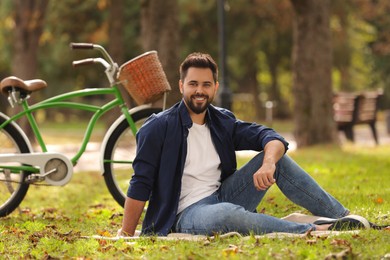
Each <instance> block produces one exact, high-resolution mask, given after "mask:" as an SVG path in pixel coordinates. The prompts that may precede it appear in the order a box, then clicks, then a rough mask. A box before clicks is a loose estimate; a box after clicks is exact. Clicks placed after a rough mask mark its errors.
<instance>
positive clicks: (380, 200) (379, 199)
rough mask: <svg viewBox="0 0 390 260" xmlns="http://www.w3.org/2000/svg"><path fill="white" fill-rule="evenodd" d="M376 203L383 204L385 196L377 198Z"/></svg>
mask: <svg viewBox="0 0 390 260" xmlns="http://www.w3.org/2000/svg"><path fill="white" fill-rule="evenodd" d="M375 203H377V204H382V203H383V198H381V197H378V198H376V199H375Z"/></svg>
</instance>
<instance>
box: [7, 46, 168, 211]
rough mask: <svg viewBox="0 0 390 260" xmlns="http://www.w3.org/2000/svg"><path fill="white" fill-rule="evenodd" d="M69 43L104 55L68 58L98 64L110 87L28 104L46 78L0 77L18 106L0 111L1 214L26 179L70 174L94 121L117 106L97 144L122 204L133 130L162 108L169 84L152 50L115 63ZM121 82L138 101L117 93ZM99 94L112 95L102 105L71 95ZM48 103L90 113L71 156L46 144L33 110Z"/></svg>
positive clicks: (56, 180) (18, 198)
mask: <svg viewBox="0 0 390 260" xmlns="http://www.w3.org/2000/svg"><path fill="white" fill-rule="evenodd" d="M70 46H71V49H80V50H85V49H93V50H97V51H98V52H100V54H102V56H103V57H97V58H88V59H82V60H77V61H73V66H74V67H77V66H81V65H90V64H101V65H103V67H104V68H105V74H106V76H107V78H108V81H109V83H110V87H104V88H86V89H81V90H75V91H70V92H66V93H63V94H60V95H57V96H54V97H51V98H48V99H45V100H43V101H40V102H38V103H35V104H31V105H30V104H29V103H28V102H27V100H28V98H29V97H30V96H31V95H32V94H33V93H34V92H37V91H40V90H43V89H45V88H46V87H47V84H46V82H45V81H43V80H41V79H35V80H22V79H19V78H17V77H14V76H10V77H7V78H4V79H3V80H2V81H1V83H0V91H1V93H2V94H4V95H6V96H7V97H8V101H9V103H10V105H11V106H12V107H14V106H15V105H20V106H21V107H22V110H21V112H19V113H17V114H16V115H13V116H7V115H6V114H4V113H0V217H3V216H6V215H8V214H10V213H11V212H13V211H14V210H15V209H16V208H17V207H18V206H19V205H20V203H21V202H22V201H23V199H24V197H25V195H26V193H27V191H28V188H29V186H30V184H35V185H54V186H64V185H66V184H67V183H68V182H69V181H70V180H71V177H72V175H73V167H74V166H76V164H77V162H78V160H79V159H80V157H81V156H82V155H83V154H84V152H85V150H86V147H87V144H88V142H89V140H90V138H91V135H92V131H93V129H94V128H95V126H96V122H97V121H98V119H99V118H100V117H101V116H102V115H104V114H106V113H108V112H110V111H112V110H113V109H114V108H117V107H119V108H120V111H121V115H120V116H119V117H118V118H117V119H116V120H115V121H114V123H113V124H112V125H111V126H110V127H109V128H108V130H107V131H106V132H105V136H104V138H103V141H102V143H101V152H100V161H101V162H100V165H101V169H102V174H103V176H104V180H105V183H106V186H107V188H108V190H109V191H110V193H111V195H112V196H113V198H114V199H115V200H116V201H117V202H118V203H119V204H120V205H121V206H122V207H123V206H124V201H125V197H126V195H125V194H126V189H127V188H128V185H129V179H130V177H131V175H132V171H133V170H132V158H134V156H135V146H136V141H135V134H136V132H137V130H138V129H139V127H140V126H141V125H142V124H143V123H144V121H145V120H146V119H147V118H148V117H149V116H151V115H152V114H154V113H158V112H160V111H161V110H162V109H164V107H165V100H166V93H167V92H168V91H169V90H170V87H169V84H168V81H167V80H166V76H165V74H164V72H163V70H162V68H161V63H160V62H159V60H158V57H157V52H155V51H151V52H147V53H145V54H143V55H140V56H138V57H136V58H134V59H132V60H130V61H129V62H127V63H125V64H123V65H122V66H121V67H118V65H117V64H116V63H115V62H114V61H113V60H112V58H111V56H110V55H109V54H108V52H107V51H106V50H105V49H104V48H103V47H102V46H100V45H97V44H92V43H71V44H70ZM148 73H149V75H147V74H148ZM120 85H122V86H124V87H125V89H126V90H127V91H128V92H129V94H130V95H131V96H132V97H133V99H134V100H135V101H136V102H137V106H135V107H133V108H131V109H128V107H127V106H126V104H125V102H124V99H123V97H122V94H121V92H120V88H119V86H120ZM102 95H105V96H107V95H108V96H109V97H111V100H110V101H108V102H106V103H105V104H103V105H101V106H97V105H91V104H85V103H82V102H81V101H79V100H76V101H73V100H74V99H76V98H83V97H90V96H102ZM162 97H164V105H163V108H153V107H151V105H150V103H151V102H152V101H155V100H157V99H160V98H162ZM48 108H69V109H75V110H77V111H89V112H91V113H92V116H91V117H90V120H89V123H88V124H87V126H86V129H84V137H83V139H82V141H81V144H80V147H79V148H78V151H77V152H76V153H75V154H74V156H73V157H72V158H68V157H67V156H65V155H64V154H62V153H58V152H50V151H48V149H47V147H46V143H45V142H44V140H43V137H42V134H41V131H40V129H39V127H38V124H37V121H36V119H35V117H34V113H35V112H36V111H38V110H45V109H48ZM22 117H26V118H27V122H28V124H29V125H30V127H31V129H32V132H33V136H34V137H35V138H36V140H37V144H38V147H40V149H41V152H36V151H34V149H33V147H32V142H31V141H30V140H29V138H28V137H27V135H26V134H25V132H24V131H23V130H22V128H21V127H20V126H19V125H18V124H17V122H15V121H16V120H18V119H20V118H22ZM43 182H44V183H43Z"/></svg>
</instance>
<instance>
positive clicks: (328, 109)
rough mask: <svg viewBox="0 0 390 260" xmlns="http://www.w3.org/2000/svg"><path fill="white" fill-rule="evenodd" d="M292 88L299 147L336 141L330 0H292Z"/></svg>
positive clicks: (296, 135)
mask: <svg viewBox="0 0 390 260" xmlns="http://www.w3.org/2000/svg"><path fill="white" fill-rule="evenodd" d="M291 3H292V4H293V8H294V10H295V18H294V23H293V35H294V36H293V40H294V45H293V54H292V62H293V90H294V91H293V92H294V97H295V103H294V113H295V115H294V122H295V137H296V141H297V146H298V147H304V146H310V145H315V144H321V143H336V141H337V135H336V127H335V124H334V121H333V111H332V80H331V69H332V48H331V35H330V27H329V15H330V14H329V12H330V11H329V10H330V1H329V0H291Z"/></svg>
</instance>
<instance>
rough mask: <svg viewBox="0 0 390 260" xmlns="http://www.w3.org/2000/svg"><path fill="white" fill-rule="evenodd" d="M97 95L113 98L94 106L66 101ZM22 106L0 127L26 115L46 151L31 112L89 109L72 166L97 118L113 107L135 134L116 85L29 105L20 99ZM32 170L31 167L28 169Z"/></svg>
mask: <svg viewBox="0 0 390 260" xmlns="http://www.w3.org/2000/svg"><path fill="white" fill-rule="evenodd" d="M98 95H113V96H114V98H113V99H112V100H111V101H109V102H108V103H106V104H104V105H102V106H94V105H88V104H83V103H81V102H74V101H68V100H70V99H73V98H78V97H85V96H98ZM21 104H22V107H23V111H21V112H19V113H18V114H16V115H14V116H12V117H11V118H9V119H8V120H6V121H5V122H4V123H3V124H1V125H0V129H2V128H4V127H5V126H6V125H8V124H9V123H11V122H13V121H16V120H18V119H19V118H21V117H24V116H26V117H27V119H28V122H29V124H30V126H31V128H32V130H33V133H34V136H35V138H36V140H37V142H38V144H39V146H40V148H41V149H42V152H47V148H46V144H45V142H44V141H43V138H42V135H41V132H40V130H39V128H38V124H37V123H36V121H35V118H34V116H33V114H32V113H33V112H35V111H37V110H44V109H48V108H60V107H62V108H70V109H75V110H84V111H89V112H92V113H93V115H92V117H91V118H90V121H89V123H88V125H87V128H86V130H85V133H84V138H83V140H82V142H81V147H80V148H79V150H78V152H77V153H76V155H75V156H74V157H73V158H72V159H71V162H72V164H73V166H75V165H76V164H77V161H78V160H79V159H80V157H81V156H82V154H83V153H84V152H85V150H86V147H87V144H88V142H89V140H90V138H91V135H92V131H93V129H94V127H95V125H96V122H97V121H98V119H99V118H100V117H101V116H102V115H104V114H105V113H107V112H108V111H110V110H111V109H113V108H114V107H119V108H120V110H121V112H122V114H123V115H125V117H126V119H127V121H128V123H129V125H130V128H131V130H132V132H133V134H134V135H135V133H136V131H137V128H136V126H135V123H134V121H133V119H132V117H131V115H130V113H129V111H128V108H127V106H126V104H125V102H124V100H123V98H122V95H121V93H120V91H119V89H118V87H117V86H116V85H113V86H112V87H110V88H88V89H83V90H76V91H72V92H68V93H64V94H60V95H58V96H55V97H52V98H49V99H46V100H44V101H41V102H39V103H36V104H34V105H31V106H29V105H28V103H27V100H26V99H24V100H23V101H22V103H21ZM30 170H32V169H30Z"/></svg>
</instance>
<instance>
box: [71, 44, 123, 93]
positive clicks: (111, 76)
mask: <svg viewBox="0 0 390 260" xmlns="http://www.w3.org/2000/svg"><path fill="white" fill-rule="evenodd" d="M69 46H70V48H71V49H73V50H74V49H97V50H98V51H99V52H100V53H101V54H103V57H104V59H102V58H90V59H84V60H78V61H73V62H72V65H73V67H77V66H81V65H89V64H93V63H100V64H102V65H103V66H104V67H105V68H106V71H105V72H106V75H107V77H108V80H109V81H110V83H111V85H113V84H114V83H115V74H116V72H117V71H118V64H116V63H115V62H114V61H113V60H112V58H111V56H110V55H109V54H108V52H107V51H106V50H105V49H104V48H103V47H102V46H100V45H97V44H93V43H75V42H72V43H70V45H69Z"/></svg>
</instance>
